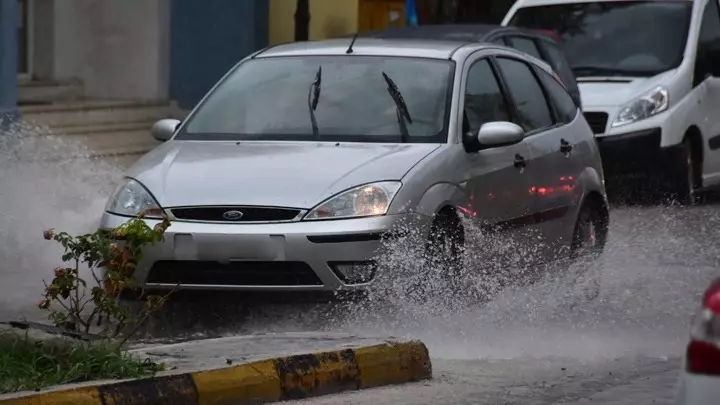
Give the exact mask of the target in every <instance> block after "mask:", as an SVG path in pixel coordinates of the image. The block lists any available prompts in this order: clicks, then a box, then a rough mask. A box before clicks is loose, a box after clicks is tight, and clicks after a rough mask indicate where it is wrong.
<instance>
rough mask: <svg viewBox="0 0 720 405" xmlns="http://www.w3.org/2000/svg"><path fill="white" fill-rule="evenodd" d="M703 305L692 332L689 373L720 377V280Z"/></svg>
mask: <svg viewBox="0 0 720 405" xmlns="http://www.w3.org/2000/svg"><path fill="white" fill-rule="evenodd" d="M702 304H703V305H702V309H701V310H700V312H699V313H698V314H697V315H695V318H694V319H693V324H692V328H691V331H690V343H689V344H688V347H687V353H686V356H687V362H686V363H687V371H688V372H690V373H693V374H705V375H715V376H720V280H718V281H715V283H713V284H712V285H711V286H710V288H708V290H707V291H706V292H705V295H704V296H703V302H702Z"/></svg>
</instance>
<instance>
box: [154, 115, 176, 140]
mask: <svg viewBox="0 0 720 405" xmlns="http://www.w3.org/2000/svg"><path fill="white" fill-rule="evenodd" d="M178 126H180V121H179V120H176V119H173V118H165V119H162V120H160V121H158V122H156V123H155V124H153V126H152V130H151V131H150V132H151V133H152V136H153V138H155V139H157V140H158V141H161V142H165V141H168V140H170V138H172V136H173V134H174V133H175V130H177V128H178Z"/></svg>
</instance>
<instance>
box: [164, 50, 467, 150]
mask: <svg viewBox="0 0 720 405" xmlns="http://www.w3.org/2000/svg"><path fill="white" fill-rule="evenodd" d="M453 70H454V66H453V63H452V62H450V61H445V60H432V59H423V58H403V57H373V56H357V55H348V56H300V57H274V58H266V59H262V58H259V59H254V60H250V61H247V62H245V63H243V64H242V65H240V66H239V67H238V68H237V69H236V70H235V71H234V72H232V73H231V74H230V75H229V76H228V77H227V78H226V79H225V80H224V81H223V83H221V84H220V85H219V86H218V87H217V89H216V90H215V91H214V92H213V93H212V94H211V95H210V96H209V97H208V98H207V100H206V101H205V102H203V103H202V105H201V106H200V107H199V108H198V111H197V112H196V114H194V116H192V117H191V118H190V121H189V122H188V125H186V126H185V128H184V130H183V131H182V132H180V133H179V134H178V136H177V137H176V139H179V140H183V139H184V140H290V141H312V140H316V139H317V140H321V141H344V142H410V143H435V142H445V141H446V139H447V129H446V127H447V125H446V123H447V115H448V114H447V112H448V108H449V100H450V92H451V90H452V86H451V82H452V76H453V75H452V72H453ZM319 73H320V74H319ZM318 78H320V80H318ZM387 78H390V79H391V82H388V80H387ZM389 83H393V84H394V86H389ZM389 87H393V88H394V89H393V90H397V92H399V94H400V95H401V99H402V101H403V102H404V103H400V104H398V103H396V98H395V95H396V92H394V91H393V90H389ZM403 104H404V105H403ZM313 107H314V108H313ZM313 115H314V118H313ZM407 116H409V117H411V119H410V120H408V119H407ZM313 119H314V120H315V121H316V123H317V126H316V131H315V130H314V129H313Z"/></svg>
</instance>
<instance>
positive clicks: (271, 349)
mask: <svg viewBox="0 0 720 405" xmlns="http://www.w3.org/2000/svg"><path fill="white" fill-rule="evenodd" d="M131 353H133V354H135V355H136V356H138V357H139V358H143V357H146V358H150V359H152V360H153V361H156V362H160V363H163V364H165V365H166V370H167V371H164V372H162V373H160V374H159V375H157V376H156V377H153V378H146V379H139V380H125V381H95V382H87V383H82V384H74V385H67V386H59V387H52V388H50V389H48V390H45V391H42V392H40V393H35V392H21V393H15V394H10V395H3V396H0V405H65V404H67V405H70V404H72V405H86V404H87V405H107V404H115V405H122V404H128V405H146V404H147V405H151V404H152V405H159V404H168V405H180V404H182V405H185V404H193V405H194V404H203V405H226V404H231V403H232V404H246V403H248V404H249V403H253V404H258V403H268V402H277V401H283V400H288V399H298V398H307V397H314V396H320V395H326V394H333V393H338V392H342V391H348V390H359V389H367V388H373V387H379V386H384V385H393V384H402V383H407V382H413V381H420V380H426V379H430V378H432V365H431V363H430V358H429V353H428V350H427V348H426V347H425V345H424V344H423V343H421V342H417V341H399V340H397V339H393V338H382V337H358V336H354V335H349V334H326V333H279V334H259V335H248V336H233V337H225V338H217V339H205V340H198V341H191V342H185V343H178V344H170V345H147V346H140V347H135V348H133V349H131Z"/></svg>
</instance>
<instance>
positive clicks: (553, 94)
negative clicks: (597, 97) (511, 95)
mask: <svg viewBox="0 0 720 405" xmlns="http://www.w3.org/2000/svg"><path fill="white" fill-rule="evenodd" d="M535 73H536V74H537V75H538V77H539V78H540V81H541V82H542V84H543V86H545V90H547V93H548V95H549V96H550V100H552V103H553V105H554V106H555V110H557V113H558V116H559V117H560V120H561V121H562V122H563V123H565V124H569V123H571V122H572V121H573V120H574V119H575V116H576V115H577V111H578V107H577V105H575V101H573V99H572V97H570V94H568V92H567V89H565V87H563V85H562V84H560V83H559V82H558V81H557V79H555V78H554V77H552V76H551V75H550V74H548V73H547V72H546V71H544V70H542V69H539V68H536V69H535Z"/></svg>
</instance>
